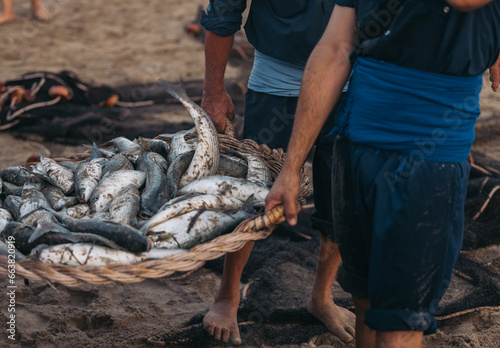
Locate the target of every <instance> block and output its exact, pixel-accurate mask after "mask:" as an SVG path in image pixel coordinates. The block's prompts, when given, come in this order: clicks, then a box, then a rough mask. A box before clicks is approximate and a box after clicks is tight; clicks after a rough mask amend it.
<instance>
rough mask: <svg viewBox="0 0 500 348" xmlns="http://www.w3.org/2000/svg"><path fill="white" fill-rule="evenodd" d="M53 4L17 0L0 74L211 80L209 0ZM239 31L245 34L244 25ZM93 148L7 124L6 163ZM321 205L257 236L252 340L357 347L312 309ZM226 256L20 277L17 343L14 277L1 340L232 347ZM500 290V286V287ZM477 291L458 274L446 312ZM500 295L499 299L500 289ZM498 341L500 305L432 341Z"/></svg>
mask: <svg viewBox="0 0 500 348" xmlns="http://www.w3.org/2000/svg"><path fill="white" fill-rule="evenodd" d="M44 4H45V5H46V7H47V9H48V10H49V12H51V13H52V14H53V15H54V18H53V20H52V21H51V22H49V23H39V22H36V21H33V20H32V19H31V14H30V8H29V1H16V2H15V10H16V14H17V20H16V21H15V22H13V23H10V24H7V25H3V26H0V81H3V80H7V79H9V78H13V77H15V76H18V75H20V74H24V73H27V72H30V71H38V70H46V71H52V72H59V71H61V70H65V69H66V70H72V71H74V72H76V73H77V74H78V75H80V76H82V77H84V78H87V79H93V80H97V81H99V82H102V83H104V84H107V85H110V86H121V85H127V84H134V85H144V86H148V85H149V84H152V83H154V81H155V80H156V78H158V77H162V78H164V79H166V80H171V81H177V80H179V79H181V78H182V79H183V80H186V81H189V80H202V79H203V75H204V53H203V43H202V42H201V41H200V40H197V39H195V38H193V37H192V35H190V34H188V33H187V32H186V31H185V26H186V25H187V24H189V23H190V22H191V21H193V20H195V19H196V17H197V15H198V11H199V6H206V4H207V1H206V0H194V1H182V0H145V1H127V2H123V1H118V0H109V1H105V2H102V1H97V0H87V1H83V0H74V1H69V0H46V1H44ZM238 39H239V40H243V39H244V36H243V34H240V35H239V37H238ZM226 77H227V78H230V79H241V80H242V81H245V80H246V79H247V78H248V67H246V68H243V67H241V66H233V65H229V66H228V68H227V71H226ZM498 93H500V92H498ZM498 93H497V94H494V93H492V92H491V90H490V87H489V81H488V80H487V75H486V76H485V85H484V88H483V92H482V95H481V108H482V111H483V114H482V116H481V117H480V121H479V122H478V125H477V127H476V131H477V142H476V144H475V145H474V151H477V152H480V153H481V154H483V155H484V156H485V157H486V158H488V159H491V160H497V161H500V94H498ZM158 108H161V107H160V106H158ZM155 110H157V112H158V114H159V115H161V117H163V118H164V119H165V122H182V121H185V120H186V119H189V116H188V115H187V113H185V112H184V111H183V110H182V107H180V108H179V109H178V110H177V111H175V113H174V112H170V111H168V112H167V111H162V110H160V109H155ZM179 115H181V116H179ZM176 120H178V121H176ZM163 131H165V130H163ZM140 135H141V134H137V136H140ZM83 150H85V148H84V147H82V146H75V145H68V144H64V143H60V142H54V141H48V140H47V139H43V138H41V137H40V136H39V135H37V134H19V133H16V131H15V129H12V130H11V131H8V132H0V168H5V167H7V166H11V165H18V164H23V163H25V162H26V160H27V159H28V158H29V156H31V155H36V154H38V153H43V154H45V155H47V156H50V157H60V156H66V155H70V154H74V153H78V152H82V151H83ZM310 213H311V211H307V210H306V211H305V213H304V214H303V216H302V217H301V219H300V224H299V227H297V229H295V230H296V231H299V232H300V233H302V234H305V235H307V236H310V238H304V237H303V236H302V235H299V234H297V233H294V232H293V231H291V229H290V228H289V227H286V226H282V227H280V228H278V229H277V230H276V231H275V232H274V233H273V234H272V235H271V237H269V238H268V239H266V240H263V241H260V242H258V243H257V245H256V248H255V250H254V252H253V254H252V257H251V259H250V262H249V264H248V266H247V268H246V269H245V272H244V275H243V279H242V284H241V288H242V289H244V290H245V291H244V298H243V300H242V304H241V307H240V314H239V316H240V317H239V322H243V323H245V325H242V326H241V330H242V338H243V346H247V347H289V348H298V347H311V348H312V347H354V346H355V345H354V343H350V344H345V343H342V342H341V341H340V340H339V339H338V338H336V337H334V336H333V335H331V334H330V333H328V332H327V331H326V329H325V328H324V326H323V325H322V324H321V323H319V322H318V321H316V320H315V319H314V318H313V317H312V316H310V315H309V314H308V313H307V311H306V309H305V305H306V303H307V300H308V296H309V293H310V290H311V284H312V282H313V279H314V272H315V266H316V260H317V252H318V247H319V244H318V243H319V242H318V241H319V235H318V233H317V232H315V231H310V229H309V227H308V218H309V216H310ZM498 231H500V226H498ZM499 256H500V246H499V245H491V246H485V247H480V248H477V249H474V250H469V251H467V257H468V259H470V260H472V261H473V262H476V263H477V264H479V265H485V264H487V263H488V262H491V261H493V260H495V259H496V258H498V257H499ZM472 261H471V262H472ZM222 262H223V259H222V258H220V259H217V260H214V261H210V262H207V263H206V265H205V266H204V267H202V268H201V269H199V270H197V271H196V272H194V273H193V274H191V275H189V276H187V277H185V278H182V279H156V280H147V281H144V282H141V283H137V284H120V283H115V284H108V285H102V286H93V285H83V286H80V287H75V288H66V287H64V286H60V285H57V284H55V285H52V284H47V283H38V282H30V284H29V285H25V284H24V283H23V281H22V280H18V281H17V285H18V288H17V289H16V335H15V340H14V341H13V340H10V339H8V337H7V331H6V325H5V323H6V322H7V321H8V312H7V297H6V294H7V290H6V289H7V282H6V280H3V279H2V280H0V301H1V302H0V303H1V305H0V308H1V315H0V321H1V322H2V323H3V324H2V328H4V329H2V333H1V334H0V346H2V347H59V348H64V347H153V346H161V345H162V344H163V346H172V347H174V346H179V347H217V346H225V345H223V344H219V343H217V342H216V341H214V340H213V339H211V338H210V337H209V336H208V335H207V334H205V333H204V331H203V330H202V329H201V320H202V318H203V315H204V314H205V313H206V312H207V311H208V309H209V307H210V305H211V303H212V300H213V295H214V294H215V291H216V289H217V288H218V285H219V282H220V278H221V271H222ZM488 272H490V273H485V274H488V275H489V277H491V279H497V280H498V279H500V278H499V277H500V265H499V264H498V263H497V264H496V265H493V266H492V267H490V268H489V269H488ZM499 289H500V284H497V287H496V290H495V291H497V292H498V291H500V290H499ZM333 293H334V297H335V301H336V302H337V303H339V304H341V305H344V306H347V307H349V306H351V305H352V302H351V300H350V297H349V295H348V294H346V293H344V292H343V291H342V290H341V289H340V287H339V286H338V284H335V286H334V289H333ZM476 293H481V284H480V283H478V282H477V281H476V282H475V283H474V282H473V283H471V282H470V281H467V280H465V279H463V278H460V277H458V276H454V277H453V279H452V283H451V285H450V288H449V290H448V292H447V293H446V295H445V298H444V300H443V301H442V304H441V305H440V309H439V311H438V312H439V313H440V314H443V313H448V312H449V311H450V310H449V309H450V308H452V307H453V303H456V302H457V301H459V300H464V299H466V300H467V299H474V294H476ZM493 295H495V294H493ZM493 295H492V296H493ZM495 296H496V297H495ZM495 296H493V297H491V298H498V296H500V293H496V295H495ZM467 301H468V300H467ZM472 302H473V303H476V302H474V301H472ZM477 303H479V301H478V302H477ZM486 305H488V306H500V302H496V303H484V304H481V306H486ZM472 307H474V305H472ZM453 308H454V307H453ZM498 342H500V312H499V311H487V310H480V311H477V312H474V313H470V314H466V315H463V316H459V317H456V318H453V319H449V320H442V321H439V328H438V332H437V333H436V334H434V335H431V336H427V337H426V338H425V344H424V346H425V347H428V348H438V347H440V348H444V347H458V348H472V347H474V348H475V347H483V348H484V347H486V348H495V347H498Z"/></svg>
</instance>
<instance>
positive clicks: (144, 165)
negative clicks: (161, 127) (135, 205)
mask: <svg viewBox="0 0 500 348" xmlns="http://www.w3.org/2000/svg"><path fill="white" fill-rule="evenodd" d="M138 163H139V166H140V167H141V170H142V171H143V172H144V173H145V175H146V183H145V185H144V190H142V193H141V200H140V211H139V214H140V216H141V217H142V218H148V217H150V216H153V215H154V214H156V212H157V211H158V209H160V208H161V206H162V205H163V204H165V203H166V202H167V201H168V199H169V197H170V191H169V187H168V185H167V174H166V169H167V168H166V167H168V164H167V162H166V160H165V159H164V158H163V157H161V156H160V155H158V154H156V153H154V152H151V153H148V154H146V153H144V152H142V153H141V155H140V156H139V159H138Z"/></svg>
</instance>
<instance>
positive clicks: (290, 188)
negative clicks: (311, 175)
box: [266, 168, 302, 226]
mask: <svg viewBox="0 0 500 348" xmlns="http://www.w3.org/2000/svg"><path fill="white" fill-rule="evenodd" d="M301 178H302V174H301V172H300V168H299V169H298V170H292V169H286V168H283V170H282V171H281V173H280V174H279V176H278V177H277V178H276V180H275V181H274V184H273V187H271V191H269V194H268V195H267V197H266V211H269V210H271V209H272V208H274V207H275V206H277V205H279V204H283V206H284V207H285V215H286V220H287V221H288V223H289V224H290V225H291V226H294V225H296V224H297V214H298V213H299V209H300V207H299V206H298V203H297V198H298V197H299V190H300V180H301Z"/></svg>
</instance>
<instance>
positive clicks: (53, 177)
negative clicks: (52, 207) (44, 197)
mask: <svg viewBox="0 0 500 348" xmlns="http://www.w3.org/2000/svg"><path fill="white" fill-rule="evenodd" d="M40 163H42V167H43V170H44V174H45V175H47V177H49V179H50V182H51V183H55V185H56V186H57V187H59V188H60V189H61V190H62V191H63V192H64V193H65V194H68V193H71V192H72V191H73V189H74V187H75V185H74V175H73V172H72V171H71V170H69V169H68V168H66V167H63V166H61V165H59V164H58V163H57V162H56V161H54V160H53V159H50V158H46V157H43V156H42V157H40Z"/></svg>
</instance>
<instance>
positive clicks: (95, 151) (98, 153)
mask: <svg viewBox="0 0 500 348" xmlns="http://www.w3.org/2000/svg"><path fill="white" fill-rule="evenodd" d="M104 157H105V156H104V154H103V153H102V151H101V150H99V148H98V147H97V145H96V143H95V142H93V143H92V149H91V150H90V159H91V160H93V159H96V158H104Z"/></svg>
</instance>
